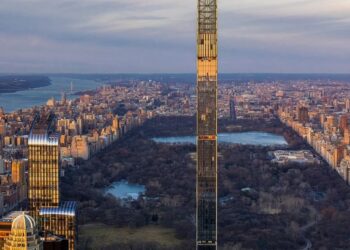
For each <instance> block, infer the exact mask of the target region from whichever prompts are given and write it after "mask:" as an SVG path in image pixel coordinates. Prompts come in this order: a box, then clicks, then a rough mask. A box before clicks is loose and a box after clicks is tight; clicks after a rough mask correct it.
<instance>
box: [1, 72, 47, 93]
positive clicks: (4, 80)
mask: <svg viewBox="0 0 350 250" xmlns="http://www.w3.org/2000/svg"><path fill="white" fill-rule="evenodd" d="M49 85H51V80H50V78H49V77H47V76H41V75H8V76H0V94H3V93H15V92H18V91H24V90H28V89H35V88H40V87H46V86H49Z"/></svg>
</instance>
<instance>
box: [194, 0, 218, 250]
mask: <svg viewBox="0 0 350 250" xmlns="http://www.w3.org/2000/svg"><path fill="white" fill-rule="evenodd" d="M197 56H198V58H197V194H196V203H197V213H196V217H197V218H196V219H197V221H196V223H197V228H196V229H197V230H196V231H197V237H196V238H197V249H198V250H214V249H217V82H218V58H217V56H218V45H217V1H216V0H198V34H197Z"/></svg>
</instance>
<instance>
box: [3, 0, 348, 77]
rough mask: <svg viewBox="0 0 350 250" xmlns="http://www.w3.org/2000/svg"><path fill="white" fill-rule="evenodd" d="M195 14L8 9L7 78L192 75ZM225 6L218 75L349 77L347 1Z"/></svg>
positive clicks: (162, 9) (86, 7)
mask: <svg viewBox="0 0 350 250" xmlns="http://www.w3.org/2000/svg"><path fill="white" fill-rule="evenodd" d="M19 4H20V5H21V6H22V7H21V8H18V5H19ZM195 5H196V4H195V2H193V4H188V2H187V1H184V0H181V1H177V2H176V4H173V3H172V2H170V1H169V0H166V1H159V0H156V1H152V2H144V1H140V0H138V1H133V3H129V2H127V1H108V2H104V3H101V2H99V1H96V0H89V1H84V2H79V3H77V2H73V1H71V0H66V1H60V2H59V3H58V2H47V1H42V0H32V1H26V2H25V3H24V2H20V1H8V0H5V1H3V2H2V4H1V6H0V16H1V23H2V25H1V27H2V29H1V32H0V53H1V54H2V60H1V61H0V66H1V72H2V73H32V72H33V73H47V72H49V73H71V72H73V73H135V72H138V73H163V72H169V73H175V72H176V73H177V72H194V71H195V66H194V65H195V57H193V53H192V51H193V50H195V43H194V42H193V40H194V38H195V36H194V34H193V33H194V25H193V24H194V23H195ZM218 7H219V12H220V13H221V16H222V18H221V20H220V22H219V26H220V30H221V32H220V33H219V37H220V41H221V44H222V46H221V47H222V48H221V50H220V51H219V53H220V55H221V57H220V61H221V64H220V65H219V67H220V71H221V72H227V73H230V72H242V73H245V72H247V73H252V72H258V73H259V72H277V73H292V72H300V73H306V72H310V73H320V72H328V73H343V72H347V69H348V68H349V63H348V62H347V58H348V57H349V55H350V50H349V48H348V46H347V44H348V40H349V38H348V36H347V35H346V34H347V32H346V31H347V30H348V29H349V27H350V21H349V19H348V18H347V13H348V11H349V9H350V3H348V2H346V1H345V0H336V1H332V2H329V1H325V0H321V1H320V0H318V1H315V0H311V1H296V0H286V1H284V2H283V3H281V2H280V1H275V0H269V1H264V3H261V1H256V0H250V1H244V3H242V2H241V3H238V2H229V1H226V2H224V1H221V2H219V5H218ZM78 13H79V15H78ZM233 55H234V56H233ZM169 58H172V60H169ZM150 60H152V62H153V63H152V64H150V63H148V62H149V61H150ZM180 61H181V62H182V63H181V64H180V63H179V62H180Z"/></svg>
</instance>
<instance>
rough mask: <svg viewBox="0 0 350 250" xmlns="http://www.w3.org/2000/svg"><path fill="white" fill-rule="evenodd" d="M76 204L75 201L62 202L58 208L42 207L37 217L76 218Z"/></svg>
mask: <svg viewBox="0 0 350 250" xmlns="http://www.w3.org/2000/svg"><path fill="white" fill-rule="evenodd" d="M76 211H77V203H76V202H75V201H66V202H63V203H62V204H61V205H60V206H59V207H43V208H41V209H40V211H39V215H40V216H43V215H65V216H76Z"/></svg>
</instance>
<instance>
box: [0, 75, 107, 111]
mask: <svg viewBox="0 0 350 250" xmlns="http://www.w3.org/2000/svg"><path fill="white" fill-rule="evenodd" d="M49 78H50V80H51V85H48V86H45V87H41V88H34V89H29V90H23V91H18V92H15V93H0V106H1V107H3V108H4V109H5V112H12V111H15V110H18V109H25V108H30V107H33V106H38V105H42V104H45V103H46V102H47V100H48V99H50V98H52V97H54V98H55V99H56V100H60V99H61V95H62V92H63V91H65V92H66V93H67V98H68V99H74V98H76V97H77V96H75V95H74V94H72V93H71V92H73V93H74V92H78V91H85V90H93V89H96V88H98V87H100V86H102V85H103V82H97V81H95V80H83V79H77V78H69V77H64V76H49ZM71 83H72V86H73V89H72V90H73V91H71Z"/></svg>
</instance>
